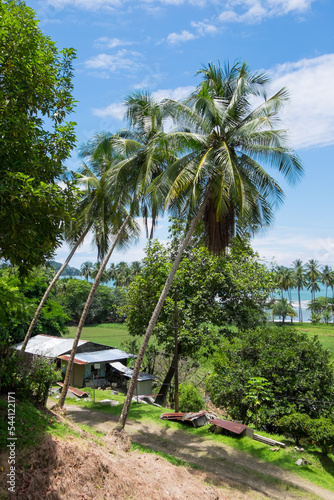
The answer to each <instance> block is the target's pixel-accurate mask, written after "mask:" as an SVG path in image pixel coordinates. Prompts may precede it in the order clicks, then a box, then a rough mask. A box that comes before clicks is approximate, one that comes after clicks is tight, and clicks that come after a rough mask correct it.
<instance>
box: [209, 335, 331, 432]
mask: <svg viewBox="0 0 334 500" xmlns="http://www.w3.org/2000/svg"><path fill="white" fill-rule="evenodd" d="M213 365H214V369H213V372H212V374H211V376H210V377H209V379H208V383H207V389H208V391H209V393H210V396H211V399H212V400H213V402H214V403H215V404H216V405H218V406H221V407H223V408H225V409H226V410H227V411H228V412H229V414H230V415H231V416H232V418H235V419H241V420H243V421H247V419H248V416H247V411H248V404H247V401H245V397H246V395H247V392H248V391H247V382H248V381H249V380H250V379H252V378H253V377H263V378H265V379H266V380H267V381H268V383H269V384H270V388H271V391H272V398H271V399H270V400H269V401H263V402H262V403H261V419H262V420H263V421H265V422H266V427H267V428H268V429H275V428H276V427H277V421H278V419H280V418H282V417H283V416H285V415H288V414H290V413H293V412H297V413H306V414H308V415H309V416H311V417H318V416H321V415H323V416H325V415H326V413H327V412H328V411H329V409H328V408H329V405H328V404H327V405H326V402H330V401H333V397H334V393H333V382H334V378H333V377H334V375H333V367H332V361H331V358H330V353H329V351H327V350H324V349H323V347H322V346H321V344H320V342H319V340H318V339H317V338H316V337H313V338H312V337H311V338H310V337H309V336H308V335H306V334H304V333H298V332H296V331H294V330H292V329H291V328H289V327H277V326H275V327H269V326H265V327H261V328H257V329H256V330H250V331H245V332H240V333H238V334H235V335H233V336H229V337H226V338H225V340H224V342H223V343H222V346H221V347H220V349H219V351H218V352H217V354H215V355H214V356H213Z"/></svg>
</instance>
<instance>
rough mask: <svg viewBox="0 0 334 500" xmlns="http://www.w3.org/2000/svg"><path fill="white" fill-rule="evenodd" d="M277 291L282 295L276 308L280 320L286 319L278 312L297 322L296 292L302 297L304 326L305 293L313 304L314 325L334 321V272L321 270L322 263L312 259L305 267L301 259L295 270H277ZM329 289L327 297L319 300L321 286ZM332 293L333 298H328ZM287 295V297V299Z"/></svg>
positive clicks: (330, 269)
mask: <svg viewBox="0 0 334 500" xmlns="http://www.w3.org/2000/svg"><path fill="white" fill-rule="evenodd" d="M275 276H276V283H277V287H278V288H279V289H280V291H281V299H280V300H279V301H276V304H275V306H274V309H275V308H276V309H275V311H276V312H277V314H275V315H277V316H281V317H283V315H282V314H279V313H278V311H281V312H282V311H285V314H284V316H285V317H286V316H290V317H291V318H293V317H294V316H297V314H296V313H295V312H294V309H293V307H292V305H291V304H292V295H291V294H292V290H293V289H296V290H297V293H298V319H299V321H300V322H303V312H302V307H301V290H304V289H305V290H309V292H310V297H311V301H310V303H309V305H308V310H310V311H311V319H312V321H314V322H317V321H320V319H323V320H324V321H325V322H326V323H328V322H329V321H330V319H331V317H332V312H333V303H334V271H333V270H332V268H331V267H330V266H328V265H326V266H323V267H320V265H319V262H318V261H316V260H314V259H310V260H309V261H308V262H306V263H305V264H303V262H302V261H301V260H300V259H297V260H295V261H294V262H293V263H292V267H285V266H277V267H276V269H275ZM320 283H321V284H323V285H324V286H325V289H326V292H325V297H319V298H316V295H315V294H316V293H317V292H319V291H320V286H319V284H320ZM329 288H330V289H331V298H330V297H329V296H328V289H329ZM284 293H285V294H286V297H284Z"/></svg>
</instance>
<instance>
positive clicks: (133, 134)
mask: <svg viewBox="0 0 334 500" xmlns="http://www.w3.org/2000/svg"><path fill="white" fill-rule="evenodd" d="M126 105H127V116H128V118H129V121H130V126H131V127H132V130H131V131H128V130H126V131H121V132H119V133H118V134H117V135H115V136H111V135H110V134H105V135H103V134H102V135H97V136H96V137H95V139H94V140H93V141H92V142H91V144H88V145H87V147H86V149H84V153H83V154H84V155H85V156H88V157H89V158H90V162H91V163H92V165H93V166H94V167H95V169H99V168H101V169H102V172H105V173H103V176H102V178H101V182H102V180H103V184H104V185H105V186H106V191H107V193H108V194H109V196H110V200H112V203H109V205H110V207H111V208H112V210H111V211H112V212H113V213H114V215H113V218H112V220H113V223H114V224H113V225H114V228H117V233H116V235H115V239H114V243H113V245H112V246H111V248H110V249H109V251H108V252H107V254H106V256H105V258H104V260H103V262H102V264H101V267H100V269H99V272H98V274H97V276H96V278H95V281H94V284H93V286H92V288H91V291H90V294H89V296H88V299H87V302H86V305H85V307H84V310H83V312H82V316H81V318H80V321H79V324H78V329H77V333H76V336H75V339H74V342H73V346H72V350H71V354H70V359H69V361H68V366H67V371H66V375H65V380H64V385H63V389H62V392H61V395H60V398H59V401H58V403H57V405H56V406H57V407H62V406H63V405H64V402H65V396H66V393H67V389H68V384H69V378H70V373H71V370H72V366H73V361H74V356H75V353H76V349H77V345H78V342H79V339H80V335H81V332H82V328H83V326H84V323H85V319H86V316H87V313H88V309H89V307H90V304H91V301H92V299H93V296H94V293H95V291H96V289H97V286H98V284H99V282H100V279H101V276H102V273H103V272H104V270H105V269H106V266H107V264H108V261H109V259H110V256H111V254H112V252H113V250H114V247H115V245H116V244H117V243H118V242H121V243H124V242H126V241H127V240H129V237H131V236H133V235H134V234H136V233H137V232H138V227H137V226H136V223H135V221H134V219H133V217H134V216H136V215H138V213H139V208H141V211H142V214H143V216H144V219H145V220H147V219H148V216H149V215H151V216H152V228H151V233H152V231H153V228H154V224H155V220H156V217H157V216H158V211H159V204H161V203H160V201H159V197H154V196H152V195H151V196H148V195H147V194H146V192H145V190H146V188H147V186H149V185H150V183H151V181H152V179H153V178H154V177H155V176H156V175H157V174H158V173H161V172H162V169H163V166H165V165H166V162H167V160H166V158H169V156H170V154H167V155H165V156H163V155H162V154H161V152H160V150H159V149H158V148H156V147H155V144H154V141H153V140H154V138H156V136H157V135H160V137H161V136H163V129H162V115H161V113H160V107H159V106H158V105H156V103H154V101H153V100H152V99H151V98H150V97H149V96H148V95H147V94H145V93H137V94H136V95H131V96H130V97H129V98H127V101H126ZM151 115H152V116H154V117H155V119H153V118H152V117H151ZM148 117H150V118H151V120H150V123H148V120H147V118H148ZM126 207H128V211H127V210H126ZM125 214H127V215H125ZM130 223H131V224H130ZM125 229H128V231H127V233H126V231H125ZM102 234H103V232H102ZM122 234H125V237H124V239H123V241H121V237H122Z"/></svg>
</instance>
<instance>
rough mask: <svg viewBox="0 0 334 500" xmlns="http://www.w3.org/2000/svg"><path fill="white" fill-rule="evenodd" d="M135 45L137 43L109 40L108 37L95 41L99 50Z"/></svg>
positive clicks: (117, 39)
mask: <svg viewBox="0 0 334 500" xmlns="http://www.w3.org/2000/svg"><path fill="white" fill-rule="evenodd" d="M134 43H135V42H130V41H128V40H120V39H119V38H108V37H107V36H103V37H101V38H98V39H97V40H95V42H94V46H95V47H97V48H99V49H114V48H115V47H125V46H128V45H133V44H134Z"/></svg>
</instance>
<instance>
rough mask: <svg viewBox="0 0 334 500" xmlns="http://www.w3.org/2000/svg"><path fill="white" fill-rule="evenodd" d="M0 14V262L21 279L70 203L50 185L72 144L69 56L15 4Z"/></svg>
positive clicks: (52, 244) (51, 244)
mask: <svg viewBox="0 0 334 500" xmlns="http://www.w3.org/2000/svg"><path fill="white" fill-rule="evenodd" d="M0 15H1V31H0V67H1V78H0V173H1V175H0V178H1V180H0V207H1V208H0V258H5V259H7V260H9V261H10V262H11V263H12V264H15V265H18V266H19V271H20V273H21V274H26V273H27V272H28V270H29V269H31V268H32V267H33V266H36V265H40V264H42V263H44V262H45V260H46V259H50V258H51V256H52V254H53V252H54V250H55V249H56V248H57V247H58V246H59V245H60V244H61V240H62V222H63V221H64V220H65V219H67V218H69V216H70V212H71V206H72V202H74V199H73V195H72V189H71V184H70V183H68V182H67V181H65V184H66V187H65V188H64V189H63V188H61V187H59V185H58V184H57V181H59V180H60V178H61V177H62V175H63V173H64V172H65V166H64V162H65V160H66V159H67V158H68V157H69V155H70V152H71V150H72V148H73V146H74V143H75V134H74V125H75V124H74V123H72V122H70V123H67V122H66V119H67V116H68V114H69V113H71V111H72V110H73V106H74V100H73V96H72V90H73V84H72V77H73V72H72V62H73V59H74V58H75V52H74V50H73V49H64V50H62V51H60V52H59V51H58V50H57V48H56V45H55V43H54V42H52V41H51V39H50V38H49V37H47V36H46V35H45V34H44V33H43V32H42V31H41V30H40V29H39V28H38V22H37V19H36V18H35V13H34V11H33V10H32V9H30V8H29V7H27V6H26V4H25V3H24V2H22V1H20V0H5V1H3V2H1V5H0Z"/></svg>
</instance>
